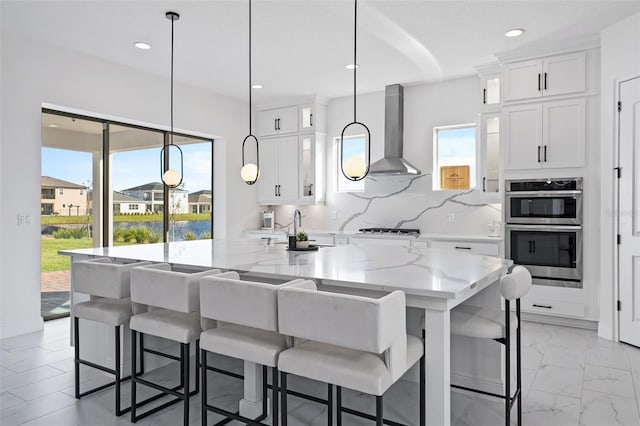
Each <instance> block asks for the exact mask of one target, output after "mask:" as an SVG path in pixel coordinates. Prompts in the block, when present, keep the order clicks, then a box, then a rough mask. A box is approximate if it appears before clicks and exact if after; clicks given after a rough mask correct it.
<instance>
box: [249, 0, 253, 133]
mask: <svg viewBox="0 0 640 426" xmlns="http://www.w3.org/2000/svg"><path fill="white" fill-rule="evenodd" d="M251 86H252V80H251V0H249V134H250V135H251V134H253V127H252V124H253V120H252V111H251V89H252V87H251Z"/></svg>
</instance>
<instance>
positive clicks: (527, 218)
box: [505, 178, 582, 288]
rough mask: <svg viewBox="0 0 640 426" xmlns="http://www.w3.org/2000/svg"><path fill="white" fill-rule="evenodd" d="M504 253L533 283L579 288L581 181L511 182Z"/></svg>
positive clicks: (506, 202) (572, 179)
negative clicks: (526, 272) (524, 270)
mask: <svg viewBox="0 0 640 426" xmlns="http://www.w3.org/2000/svg"><path fill="white" fill-rule="evenodd" d="M505 221H506V225H505V252H506V255H507V257H508V258H510V259H512V260H513V262H514V263H515V264H517V265H523V266H525V267H526V268H527V269H528V270H529V272H531V275H532V276H533V282H534V284H538V285H551V286H562V287H577V288H581V287H582V178H567V179H536V180H511V181H507V182H506V191H505Z"/></svg>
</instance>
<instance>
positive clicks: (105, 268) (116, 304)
mask: <svg viewBox="0 0 640 426" xmlns="http://www.w3.org/2000/svg"><path fill="white" fill-rule="evenodd" d="M148 264H149V262H133V263H128V264H123V263H115V262H114V261H112V260H111V259H109V258H105V257H103V258H97V259H91V260H86V261H78V262H73V264H72V265H71V277H72V280H73V291H74V292H78V293H84V294H88V295H90V298H91V299H90V300H89V301H87V302H82V303H76V304H75V305H73V307H72V308H71V310H72V313H73V342H74V358H73V361H74V369H75V397H76V399H80V398H82V397H83V396H86V395H90V394H92V393H95V392H98V391H100V390H102V389H106V388H108V387H110V386H112V385H115V390H116V398H115V399H116V416H121V415H123V414H125V413H126V412H128V411H129V410H130V409H131V408H130V407H127V408H125V409H121V403H120V385H121V383H122V382H123V381H126V380H129V379H130V378H131V377H130V376H127V377H122V375H121V373H122V372H121V366H120V327H121V326H122V325H125V324H127V323H128V322H129V319H130V318H131V316H132V315H133V314H132V312H131V299H129V295H130V287H129V285H130V284H129V282H130V271H131V268H134V267H136V266H143V265H148ZM80 319H83V320H88V321H95V322H99V323H101V324H106V325H109V326H112V327H114V329H115V340H114V342H115V356H114V368H108V367H105V366H103V365H99V364H96V363H93V362H91V361H87V360H84V359H81V358H80ZM80 365H86V366H88V367H92V368H95V369H98V370H100V371H104V372H105V373H109V374H113V375H114V377H115V380H114V381H113V382H111V383H107V384H105V385H102V386H98V387H95V388H93V389H90V390H88V391H85V392H80ZM132 371H133V370H132Z"/></svg>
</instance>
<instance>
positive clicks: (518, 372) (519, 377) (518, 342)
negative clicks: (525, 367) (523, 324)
mask: <svg viewBox="0 0 640 426" xmlns="http://www.w3.org/2000/svg"><path fill="white" fill-rule="evenodd" d="M516 317H517V318H518V330H517V334H516V361H517V362H518V369H517V370H516V376H517V377H516V378H517V382H518V426H520V425H521V424H522V364H521V349H522V347H521V340H520V299H516Z"/></svg>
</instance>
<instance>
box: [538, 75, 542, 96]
mask: <svg viewBox="0 0 640 426" xmlns="http://www.w3.org/2000/svg"><path fill="white" fill-rule="evenodd" d="M541 78H542V75H541V74H540V73H538V92H539V91H541V90H542V82H541Z"/></svg>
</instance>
